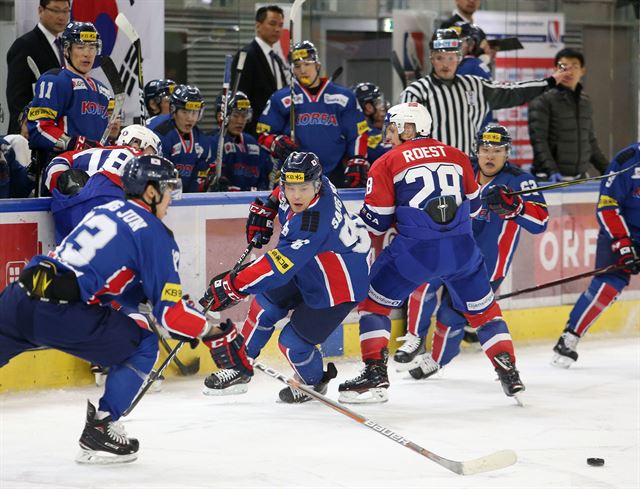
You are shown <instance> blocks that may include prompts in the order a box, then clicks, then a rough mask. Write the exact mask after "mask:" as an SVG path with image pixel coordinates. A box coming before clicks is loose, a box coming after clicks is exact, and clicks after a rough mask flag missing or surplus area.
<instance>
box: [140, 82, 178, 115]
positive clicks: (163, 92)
mask: <svg viewBox="0 0 640 489" xmlns="http://www.w3.org/2000/svg"><path fill="white" fill-rule="evenodd" d="M175 88H176V82H174V81H173V80H169V79H160V80H151V81H150V82H149V83H147V84H146V85H145V86H144V103H145V104H146V106H147V109H148V108H149V101H151V100H153V101H154V102H155V103H156V104H158V105H160V102H161V101H162V98H163V97H170V96H171V94H172V93H173V90H174V89H175Z"/></svg>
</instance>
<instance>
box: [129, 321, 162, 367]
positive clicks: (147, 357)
mask: <svg viewBox="0 0 640 489" xmlns="http://www.w3.org/2000/svg"><path fill="white" fill-rule="evenodd" d="M140 333H141V334H140V335H141V340H140V343H139V344H138V348H137V349H136V351H135V353H134V354H133V355H131V356H130V357H129V358H128V359H127V360H126V362H125V366H126V367H128V368H130V369H131V370H133V371H134V372H136V373H137V374H138V375H140V374H143V377H146V376H147V374H148V373H149V372H151V369H153V365H154V364H155V363H156V360H157V359H158V337H157V336H156V335H155V334H154V333H152V332H151V331H146V330H142V331H141V332H140Z"/></svg>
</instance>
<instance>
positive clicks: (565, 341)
mask: <svg viewBox="0 0 640 489" xmlns="http://www.w3.org/2000/svg"><path fill="white" fill-rule="evenodd" d="M578 341H580V337H579V336H578V335H576V334H575V333H574V332H573V331H571V330H570V329H569V328H567V329H565V330H564V332H563V333H562V335H561V336H560V338H558V342H557V343H556V346H554V347H553V351H554V352H555V353H554V355H553V358H552V359H551V365H553V366H554V367H560V368H569V367H570V366H571V365H573V364H574V363H575V361H576V360H578V352H577V351H576V347H577V346H578Z"/></svg>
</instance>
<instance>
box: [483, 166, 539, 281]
mask: <svg viewBox="0 0 640 489" xmlns="http://www.w3.org/2000/svg"><path fill="white" fill-rule="evenodd" d="M495 185H506V186H507V187H509V188H511V189H513V190H526V189H531V188H535V187H536V186H537V185H536V182H535V179H534V178H533V176H532V175H531V174H529V173H526V172H524V171H522V170H520V169H519V168H518V167H515V166H512V165H510V164H509V163H506V164H505V166H504V168H503V169H502V171H500V173H498V174H497V175H496V176H495V177H494V178H493V179H492V180H491V182H489V183H488V184H486V185H484V186H482V187H480V199H481V202H482V208H481V209H480V212H479V213H478V215H476V216H475V218H474V220H473V235H474V237H475V239H476V242H477V243H478V246H479V247H480V251H481V252H482V255H483V256H484V260H485V264H486V266H487V272H488V274H489V279H490V280H491V282H494V281H496V280H500V279H502V278H504V276H505V275H506V274H507V272H508V270H509V266H510V265H511V261H512V260H513V256H514V255H515V252H516V248H517V247H518V241H519V240H520V229H521V228H524V229H526V230H527V231H529V232H530V233H532V234H538V233H542V232H544V231H545V230H546V229H547V222H548V221H549V212H548V211H547V204H546V202H545V200H544V197H543V196H542V194H541V193H538V192H535V193H531V194H524V195H522V200H523V201H524V210H523V213H522V214H521V215H519V216H518V217H516V218H515V219H509V220H508V219H502V218H500V217H499V216H498V215H497V214H496V213H494V212H492V211H490V210H489V208H488V207H487V205H486V201H484V200H483V199H482V197H483V196H484V195H485V194H486V192H487V190H488V189H490V188H491V187H493V186H495Z"/></svg>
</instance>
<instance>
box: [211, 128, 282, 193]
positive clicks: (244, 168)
mask: <svg viewBox="0 0 640 489" xmlns="http://www.w3.org/2000/svg"><path fill="white" fill-rule="evenodd" d="M219 134H220V133H219V132H215V133H213V134H212V136H211V146H212V148H213V151H214V153H215V152H217V148H218V136H219ZM272 169H273V163H272V162H271V157H270V156H269V154H268V153H267V152H266V151H265V150H264V149H263V148H262V147H260V145H259V144H258V141H256V138H254V137H253V136H251V135H250V134H247V133H242V134H240V135H239V136H238V137H235V136H232V135H230V134H228V133H227V134H225V137H224V151H223V154H222V175H223V176H225V177H226V178H227V180H228V182H229V190H267V189H269V173H270V172H271V170H272Z"/></svg>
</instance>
